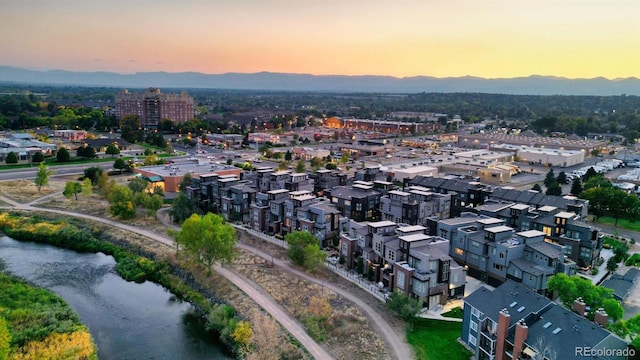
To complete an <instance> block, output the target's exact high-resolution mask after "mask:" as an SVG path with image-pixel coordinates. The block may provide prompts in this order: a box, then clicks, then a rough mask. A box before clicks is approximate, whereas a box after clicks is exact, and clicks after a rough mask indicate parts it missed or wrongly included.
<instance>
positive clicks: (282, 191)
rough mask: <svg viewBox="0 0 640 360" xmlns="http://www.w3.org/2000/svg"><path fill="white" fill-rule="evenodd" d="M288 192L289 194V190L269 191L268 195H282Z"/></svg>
mask: <svg viewBox="0 0 640 360" xmlns="http://www.w3.org/2000/svg"><path fill="white" fill-rule="evenodd" d="M286 192H289V190H287V189H276V190H269V191H267V194H282V193H286Z"/></svg>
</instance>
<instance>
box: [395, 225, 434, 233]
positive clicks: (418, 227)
mask: <svg viewBox="0 0 640 360" xmlns="http://www.w3.org/2000/svg"><path fill="white" fill-rule="evenodd" d="M426 229H427V228H426V227H424V226H422V225H411V226H400V227H399V228H398V229H396V230H398V231H400V232H403V233H408V232H414V231H424V230H426Z"/></svg>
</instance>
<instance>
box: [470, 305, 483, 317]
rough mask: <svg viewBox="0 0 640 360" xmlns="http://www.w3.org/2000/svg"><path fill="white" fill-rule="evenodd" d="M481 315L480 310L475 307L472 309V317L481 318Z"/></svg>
mask: <svg viewBox="0 0 640 360" xmlns="http://www.w3.org/2000/svg"><path fill="white" fill-rule="evenodd" d="M480 314H481V312H480V310H478V309H476V308H474V307H472V308H471V315H473V316H474V317H475V318H479V317H480Z"/></svg>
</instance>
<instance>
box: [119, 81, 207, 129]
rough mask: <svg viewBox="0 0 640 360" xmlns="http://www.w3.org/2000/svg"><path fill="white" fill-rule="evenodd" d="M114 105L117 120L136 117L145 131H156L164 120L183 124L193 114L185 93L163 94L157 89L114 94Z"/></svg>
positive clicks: (190, 103)
mask: <svg viewBox="0 0 640 360" xmlns="http://www.w3.org/2000/svg"><path fill="white" fill-rule="evenodd" d="M115 103H116V117H117V118H118V119H119V120H122V119H123V118H124V117H126V116H129V115H137V116H138V117H139V118H140V125H141V126H142V127H143V128H145V129H156V128H157V127H158V124H160V121H162V120H164V119H169V120H171V121H174V122H178V123H183V122H186V121H188V120H191V119H193V117H194V114H195V107H194V103H193V98H192V97H191V96H189V95H188V94H187V93H186V92H182V93H180V94H163V93H161V92H160V89H158V88H148V89H147V90H146V91H145V92H144V93H130V92H129V91H128V90H123V91H121V92H119V93H118V94H116V96H115Z"/></svg>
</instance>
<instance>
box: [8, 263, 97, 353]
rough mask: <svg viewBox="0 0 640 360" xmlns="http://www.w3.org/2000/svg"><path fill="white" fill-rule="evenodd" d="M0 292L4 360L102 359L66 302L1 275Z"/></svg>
mask: <svg viewBox="0 0 640 360" xmlns="http://www.w3.org/2000/svg"><path fill="white" fill-rule="evenodd" d="M3 268H4V264H3V263H2V262H1V261H0V270H3ZM0 289H2V291H0V359H9V360H14V359H15V360H27V359H34V360H35V359H44V358H51V359H53V358H56V359H57V358H60V359H62V358H75V359H91V360H96V359H97V358H98V356H97V348H96V346H95V343H94V341H93V339H92V338H91V335H90V334H89V331H88V330H87V328H86V326H85V325H84V324H82V323H81V322H80V319H79V317H78V315H77V314H76V313H75V312H74V311H73V310H72V309H71V308H70V307H69V304H67V303H66V302H65V301H64V300H63V299H62V298H60V297H59V296H57V295H56V294H54V293H53V292H51V291H48V290H45V289H42V288H40V287H38V286H34V285H31V284H28V283H27V282H25V281H23V280H21V279H19V278H17V277H15V276H12V275H9V274H5V273H3V272H1V271H0Z"/></svg>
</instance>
